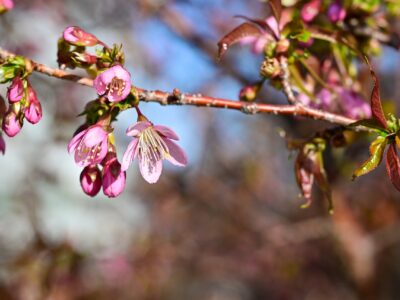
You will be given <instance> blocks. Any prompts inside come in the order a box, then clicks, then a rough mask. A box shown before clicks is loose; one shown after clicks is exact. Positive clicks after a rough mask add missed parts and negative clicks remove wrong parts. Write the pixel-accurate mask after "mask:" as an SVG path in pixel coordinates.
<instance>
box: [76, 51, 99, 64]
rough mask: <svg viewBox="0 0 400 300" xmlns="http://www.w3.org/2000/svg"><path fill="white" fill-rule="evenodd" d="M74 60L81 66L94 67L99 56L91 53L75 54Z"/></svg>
mask: <svg viewBox="0 0 400 300" xmlns="http://www.w3.org/2000/svg"><path fill="white" fill-rule="evenodd" d="M72 54H73V59H74V60H75V61H77V62H80V63H81V64H88V65H93V64H95V63H96V62H97V56H95V55H91V54H89V53H79V52H73V53H72Z"/></svg>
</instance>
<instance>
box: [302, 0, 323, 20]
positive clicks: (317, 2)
mask: <svg viewBox="0 0 400 300" xmlns="http://www.w3.org/2000/svg"><path fill="white" fill-rule="evenodd" d="M320 7H321V0H311V1H309V2H307V3H306V4H304V6H303V8H302V9H301V13H300V14H301V18H302V19H303V21H304V22H311V21H312V20H314V18H315V17H316V16H317V15H318V13H319V9H320Z"/></svg>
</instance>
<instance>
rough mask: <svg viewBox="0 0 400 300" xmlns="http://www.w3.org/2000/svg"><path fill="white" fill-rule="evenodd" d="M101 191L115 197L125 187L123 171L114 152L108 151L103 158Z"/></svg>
mask: <svg viewBox="0 0 400 300" xmlns="http://www.w3.org/2000/svg"><path fill="white" fill-rule="evenodd" d="M104 160H105V163H104V168H103V193H104V195H106V196H108V197H117V196H118V195H119V194H121V193H122V191H123V190H124V188H125V181H126V178H125V171H124V170H122V169H121V164H120V163H119V162H118V160H117V156H116V155H115V153H114V152H109V153H108V155H107V156H106V158H105V159H104Z"/></svg>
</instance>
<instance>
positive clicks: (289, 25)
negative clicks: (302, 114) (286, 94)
mask: <svg viewBox="0 0 400 300" xmlns="http://www.w3.org/2000/svg"><path fill="white" fill-rule="evenodd" d="M271 3H272V2H270V4H271ZM295 8H296V9H295ZM362 9H364V11H362ZM375 10H376V7H375V6H374V7H370V6H369V5H362V3H361V2H360V3H359V1H358V0H357V1H354V2H353V3H352V4H351V5H349V3H345V2H344V1H341V0H334V1H322V0H310V1H296V3H295V5H289V4H288V5H287V6H283V4H282V7H281V9H279V11H280V15H279V17H277V15H276V14H272V15H270V16H268V17H267V18H266V19H265V20H262V19H251V18H245V20H246V22H245V23H243V24H241V25H239V26H238V27H236V28H235V29H234V30H232V31H231V32H230V33H228V34H227V35H226V36H225V37H224V38H223V39H222V40H221V41H220V44H219V45H220V55H222V54H223V53H224V52H225V51H226V49H228V47H229V46H230V45H231V44H233V43H235V42H237V41H238V42H240V43H241V44H244V45H250V46H251V49H252V51H253V52H254V53H255V54H263V55H264V61H263V63H262V64H261V66H260V75H261V80H260V81H259V82H256V83H254V84H250V85H248V86H245V87H243V89H242V90H241V91H240V93H239V98H240V99H241V100H243V101H255V99H256V98H257V94H258V93H259V91H260V90H261V87H262V85H263V84H264V82H265V81H266V80H269V81H270V83H271V84H272V85H274V86H277V87H278V88H281V83H280V81H281V77H282V74H283V70H282V64H281V61H282V60H281V59H282V58H284V59H285V61H286V62H287V68H288V71H289V72H290V73H291V76H293V78H291V79H290V80H291V82H290V86H291V87H292V89H293V90H294V92H295V96H296V100H297V101H298V102H299V103H302V104H303V105H306V106H310V107H312V108H317V109H322V110H326V111H329V112H333V113H339V114H343V115H345V116H347V117H350V118H354V119H359V118H369V117H371V109H370V107H369V104H368V103H367V102H366V101H365V100H364V97H363V95H362V94H361V93H360V91H359V90H360V89H359V88H358V87H359V85H358V83H357V78H356V73H355V72H354V69H355V67H354V66H352V64H346V63H345V61H346V60H348V59H349V57H351V56H349V55H350V54H347V53H346V52H344V51H343V50H342V49H341V48H340V46H338V44H339V43H337V42H336V41H335V40H334V38H333V37H330V36H328V35H327V34H325V32H326V33H329V32H331V31H332V29H333V28H336V29H338V28H340V30H343V31H344V32H345V31H346V29H347V28H348V27H349V26H350V25H349V24H353V23H354V22H353V19H352V18H353V16H354V15H358V14H365V15H366V16H367V15H368V14H370V15H371V18H372V20H374V19H373V18H374V16H373V14H372V13H373V12H374V11H375ZM272 11H276V10H274V9H272ZM348 19H349V20H348ZM346 22H347V23H349V24H347V23H346ZM376 22H378V20H376ZM380 23H381V22H380ZM380 23H379V24H380ZM343 34H345V33H343ZM346 34H347V33H346ZM364 40H365V38H364V39H363V41H364ZM332 41H334V43H333V44H332V45H329V47H333V48H336V49H334V51H335V53H336V54H335V55H334V56H328V57H325V58H323V59H320V58H321V55H320V53H321V51H325V50H324V49H326V46H327V43H328V44H329V43H331V42H332ZM345 68H347V69H345ZM350 74H351V75H350Z"/></svg>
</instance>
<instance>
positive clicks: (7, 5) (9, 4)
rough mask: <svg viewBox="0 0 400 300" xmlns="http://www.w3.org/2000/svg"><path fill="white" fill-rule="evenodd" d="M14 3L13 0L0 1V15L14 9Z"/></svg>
mask: <svg viewBox="0 0 400 300" xmlns="http://www.w3.org/2000/svg"><path fill="white" fill-rule="evenodd" d="M13 7H14V3H13V1H12V0H0V14H2V13H5V12H7V11H9V10H10V9H13Z"/></svg>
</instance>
